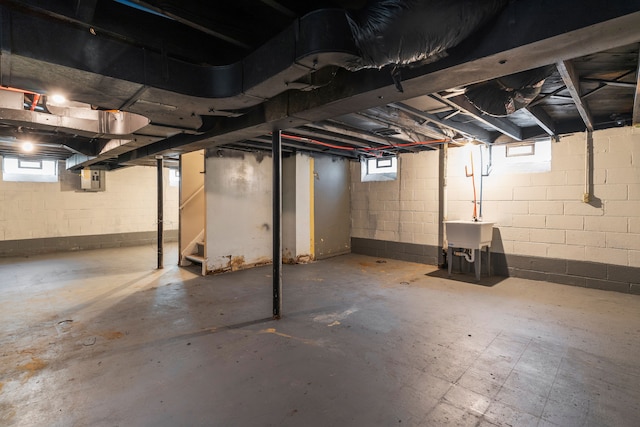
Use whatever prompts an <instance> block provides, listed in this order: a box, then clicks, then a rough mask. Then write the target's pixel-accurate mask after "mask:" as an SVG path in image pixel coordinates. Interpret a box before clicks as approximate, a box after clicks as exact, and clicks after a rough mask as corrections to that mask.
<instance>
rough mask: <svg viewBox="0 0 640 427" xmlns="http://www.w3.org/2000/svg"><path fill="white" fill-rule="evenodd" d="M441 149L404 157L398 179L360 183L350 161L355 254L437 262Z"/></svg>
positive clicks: (352, 232) (358, 165)
mask: <svg viewBox="0 0 640 427" xmlns="http://www.w3.org/2000/svg"><path fill="white" fill-rule="evenodd" d="M438 161H439V154H438V152H437V151H423V152H421V153H417V154H410V155H401V156H400V158H399V169H398V170H399V176H398V179H396V180H395V181H383V182H361V179H360V176H361V175H360V163H359V162H352V163H351V236H352V250H353V251H355V252H359V253H368V254H370V255H373V256H391V255H393V257H396V258H399V259H404V260H408V261H415V262H425V263H429V264H436V263H437V259H438V252H439V248H438V210H439V204H438V203H439V202H438V180H439V169H438V167H439V166H438Z"/></svg>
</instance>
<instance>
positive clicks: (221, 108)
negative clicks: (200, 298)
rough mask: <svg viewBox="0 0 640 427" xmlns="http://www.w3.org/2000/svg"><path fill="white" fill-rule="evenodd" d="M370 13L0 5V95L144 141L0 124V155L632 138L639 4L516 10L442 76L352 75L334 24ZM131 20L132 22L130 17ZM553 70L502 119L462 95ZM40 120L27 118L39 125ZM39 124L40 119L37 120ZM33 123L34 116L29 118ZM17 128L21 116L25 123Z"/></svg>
mask: <svg viewBox="0 0 640 427" xmlns="http://www.w3.org/2000/svg"><path fill="white" fill-rule="evenodd" d="M365 4H366V0H333V1H331V0H322V1H321V0H317V1H304V2H303V1H298V0H235V1H233V2H227V1H209V2H203V1H195V0H188V1H185V0H146V1H137V0H135V1H132V2H127V1H114V0H74V1H64V0H25V1H11V0H7V1H4V2H2V4H0V54H1V55H0V85H2V86H5V87H11V88H15V89H19V90H24V91H26V93H25V95H24V97H25V98H24V99H25V102H24V108H25V109H26V110H29V109H30V103H33V96H34V94H39V95H41V101H40V103H41V104H38V106H40V105H45V104H44V102H45V101H46V99H47V96H50V95H51V94H52V93H53V92H62V93H65V94H66V95H67V96H68V98H70V99H71V100H73V101H78V102H81V103H84V104H85V105H87V106H90V107H89V108H93V109H98V110H113V111H122V112H131V113H136V114H139V115H142V116H144V117H147V118H148V119H149V120H150V123H149V125H147V126H145V127H143V128H141V129H139V130H137V131H135V132H133V133H129V134H126V135H120V136H119V138H118V141H122V143H118V144H114V143H113V142H111V143H110V142H109V141H111V140H112V139H114V135H111V134H108V133H100V132H95V133H93V134H92V133H90V132H89V133H82V132H74V131H73V130H72V129H70V128H65V127H64V126H58V127H56V126H51V125H43V124H42V120H43V119H42V116H38V119H37V120H32V119H25V120H23V121H17V120H11V119H8V118H7V116H4V115H3V116H0V155H24V154H21V153H20V152H19V142H20V141H21V140H24V139H27V138H28V139H30V140H32V141H34V142H35V143H36V147H37V150H36V152H35V153H34V154H33V155H35V156H43V157H52V158H59V159H69V160H68V166H69V167H71V168H75V169H79V168H83V167H92V168H107V169H109V168H116V167H120V166H123V165H129V164H147V163H149V162H150V160H152V159H153V158H154V156H156V155H163V156H166V157H169V158H177V156H178V155H179V154H180V153H182V152H185V151H190V150H195V149H201V148H215V147H222V146H224V147H233V148H237V149H243V150H250V151H253V150H269V149H270V144H271V142H270V141H271V137H270V132H271V131H272V130H273V129H276V128H277V129H282V130H283V133H284V135H285V137H284V149H285V151H286V152H295V151H305V152H312V153H314V152H315V153H318V152H324V153H331V154H336V155H341V156H346V157H350V158H357V157H358V156H363V155H372V154H376V153H380V152H410V151H419V150H425V149H433V148H434V147H437V144H438V142H439V141H450V142H453V143H456V142H460V141H463V140H469V139H476V140H479V141H482V142H485V143H494V142H496V141H499V142H502V141H507V142H508V141H520V140H525V139H532V138H538V137H559V136H562V135H565V134H569V133H574V132H582V131H584V130H586V129H604V128H610V127H617V126H638V122H640V112H639V109H640V107H639V105H638V103H639V102H640V101H639V100H638V98H639V96H638V56H639V49H638V45H639V42H640V30H638V28H640V1H638V0H616V1H603V0H586V1H583V2H575V1H571V0H555V1H550V0H541V1H538V0H512V1H510V2H509V4H508V5H507V6H506V8H505V9H504V10H503V11H502V12H501V13H500V14H499V15H498V16H496V17H495V19H494V20H492V22H491V23H490V24H489V25H488V26H487V27H483V28H482V30H480V31H478V32H477V33H475V35H474V36H473V37H470V38H469V39H467V40H465V41H464V42H462V43H461V44H460V45H459V46H455V47H454V48H451V49H449V50H448V52H447V56H445V57H444V58H442V59H439V60H438V61H433V62H431V63H427V64H421V65H419V66H413V67H402V68H401V69H400V76H401V78H400V80H401V87H402V90H403V92H400V91H399V90H398V89H399V88H398V87H397V85H396V84H395V83H396V82H394V79H393V78H392V74H393V73H392V72H391V69H390V68H392V67H383V68H382V69H363V70H357V71H352V70H349V69H347V68H348V67H345V63H347V62H348V61H349V60H350V58H353V57H357V55H358V50H357V48H356V47H355V44H354V42H353V39H352V37H351V34H350V32H349V28H348V26H347V25H346V20H345V18H344V15H345V12H347V11H351V12H354V11H358V10H361V9H362V7H364V6H365ZM134 6H135V7H134ZM546 65H552V66H553V67H552V74H551V75H550V76H549V77H548V78H547V79H546V80H545V82H544V85H543V86H542V89H541V91H540V94H539V95H537V96H536V98H535V99H534V100H533V102H531V103H530V104H529V105H528V106H527V107H526V108H523V109H520V110H518V111H517V112H515V113H513V114H511V115H508V116H506V117H494V116H489V115H486V114H483V113H482V112H480V111H479V110H478V109H477V108H476V107H475V106H474V105H473V104H471V103H470V102H469V100H468V99H467V98H466V97H465V95H464V89H465V87H468V86H469V85H471V84H475V83H479V82H482V81H488V80H491V79H494V78H497V77H501V76H505V75H508V74H512V73H516V72H521V71H525V70H530V69H534V68H537V67H541V66H546ZM37 111H39V110H36V112H37ZM46 113H47V112H46V110H45V111H41V114H46ZM25 114H26V115H29V114H30V113H25ZM21 117H22V116H21Z"/></svg>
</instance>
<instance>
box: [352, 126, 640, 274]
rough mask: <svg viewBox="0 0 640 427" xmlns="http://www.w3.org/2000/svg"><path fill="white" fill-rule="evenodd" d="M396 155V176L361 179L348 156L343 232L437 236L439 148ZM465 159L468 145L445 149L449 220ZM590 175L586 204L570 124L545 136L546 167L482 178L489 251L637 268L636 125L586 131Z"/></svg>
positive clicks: (639, 151) (466, 196)
mask: <svg viewBox="0 0 640 427" xmlns="http://www.w3.org/2000/svg"><path fill="white" fill-rule="evenodd" d="M475 150H477V148H475ZM400 160H401V163H400V177H399V179H398V180H396V181H391V182H370V183H361V182H360V166H359V164H355V163H354V164H352V166H351V167H352V173H351V175H352V191H351V198H352V236H353V237H361V238H369V239H379V240H387V241H397V242H406V243H420V244H426V245H437V244H438V243H437V242H438V236H437V230H438V223H437V221H438V203H439V200H438V154H437V153H435V152H422V153H420V154H403V155H401V157H400ZM478 160H479V154H478V153H477V152H475V151H474V162H478ZM465 165H469V150H468V149H466V148H451V149H450V150H449V162H448V167H447V182H448V186H447V192H448V203H447V210H448V219H471V216H472V209H473V205H472V203H471V201H472V200H473V189H472V186H471V178H467V177H466V176H465V170H464V166H465ZM476 173H477V178H478V177H479V162H478V163H476ZM593 176H594V196H595V197H596V198H597V200H596V202H595V203H594V204H585V203H583V202H582V194H583V192H584V179H585V178H584V177H585V134H583V133H579V134H575V135H573V136H567V137H563V138H562V139H561V141H560V142H558V143H554V144H553V145H552V161H551V171H549V172H544V173H522V174H515V173H509V174H506V175H498V174H494V175H491V176H489V177H487V178H485V182H484V207H483V211H484V212H483V214H484V219H485V220H495V221H496V222H497V226H498V228H499V235H500V241H498V242H496V241H494V246H493V247H492V250H493V251H496V252H502V253H507V254H515V255H523V256H536V257H546V258H557V259H570V260H581V261H593V262H599V263H607V264H614V265H623V266H631V267H640V129H634V128H630V127H626V128H617V129H609V130H604V131H596V132H594V171H593ZM477 184H478V185H479V182H477ZM478 190H479V188H478Z"/></svg>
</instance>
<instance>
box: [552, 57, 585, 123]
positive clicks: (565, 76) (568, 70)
mask: <svg viewBox="0 0 640 427" xmlns="http://www.w3.org/2000/svg"><path fill="white" fill-rule="evenodd" d="M556 67H557V68H558V72H559V73H560V76H561V77H562V80H563V81H564V84H565V86H567V90H568V91H569V93H570V94H571V98H572V99H573V103H574V104H576V108H577V109H578V113H580V117H582V121H583V122H584V125H585V126H586V128H587V130H588V131H590V132H593V118H592V116H591V112H590V111H589V107H588V106H587V104H586V102H584V101H583V100H582V97H581V95H580V80H579V78H578V75H577V74H576V70H575V68H574V67H573V64H572V63H571V61H568V60H567V61H559V62H557V63H556Z"/></svg>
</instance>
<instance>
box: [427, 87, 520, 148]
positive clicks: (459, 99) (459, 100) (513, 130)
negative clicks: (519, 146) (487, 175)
mask: <svg viewBox="0 0 640 427" xmlns="http://www.w3.org/2000/svg"><path fill="white" fill-rule="evenodd" d="M431 96H432V97H433V98H434V99H437V100H438V101H440V102H442V103H443V104H447V105H449V106H451V107H452V108H457V109H459V110H462V112H463V113H464V114H466V115H468V116H471V117H472V118H473V119H475V120H478V121H480V122H482V123H484V124H486V125H488V126H491V127H492V128H494V129H495V130H497V131H498V132H500V133H502V134H504V135H507V136H508V137H511V138H513V139H515V140H517V141H522V129H520V128H519V127H518V126H516V125H515V124H514V123H513V122H511V121H509V120H507V119H502V118H499V117H493V116H490V115H488V114H485V113H483V112H482V111H480V110H478V108H476V106H475V105H473V104H472V103H471V102H470V101H469V100H468V99H467V98H466V97H465V96H464V95H456V96H453V97H451V98H445V97H443V96H440V95H438V94H432V95H431Z"/></svg>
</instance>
